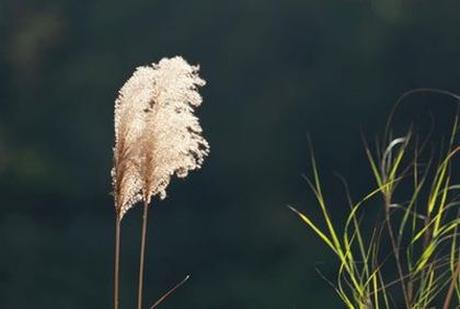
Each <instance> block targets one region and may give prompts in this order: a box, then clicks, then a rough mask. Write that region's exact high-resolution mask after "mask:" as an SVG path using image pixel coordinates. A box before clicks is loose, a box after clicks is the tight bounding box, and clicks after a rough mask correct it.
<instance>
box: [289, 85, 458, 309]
mask: <svg viewBox="0 0 460 309" xmlns="http://www.w3.org/2000/svg"><path fill="white" fill-rule="evenodd" d="M421 91H430V90H426V89H425V90H421ZM433 91H435V92H437V93H443V94H448V95H451V96H454V98H455V99H457V100H458V97H457V96H455V95H452V94H450V93H448V92H442V91H437V90H433ZM412 93H413V92H412ZM458 131H459V117H458V115H457V117H455V120H454V121H453V125H452V131H451V134H450V136H449V138H448V142H447V143H446V144H447V145H446V146H444V147H443V146H438V149H434V150H433V149H430V147H429V143H428V139H427V138H426V139H423V140H420V139H419V138H418V137H417V136H416V134H415V130H414V129H410V130H408V131H407V133H406V134H405V135H404V136H400V137H396V138H395V137H392V134H391V132H390V130H389V129H388V130H387V132H386V134H385V135H386V136H385V138H384V141H385V143H384V144H383V145H382V146H380V147H377V150H376V151H373V150H372V149H370V147H368V146H366V147H365V152H366V154H367V158H368V161H369V165H370V169H371V170H372V175H373V178H374V179H373V182H374V183H375V188H374V189H373V190H371V191H370V192H368V193H367V194H366V195H365V196H363V197H362V198H361V199H360V200H359V201H357V202H354V201H352V199H351V198H350V195H349V194H347V200H348V203H349V207H350V208H349V211H348V214H347V216H346V220H345V221H344V222H343V223H342V224H337V222H336V221H335V220H334V218H332V217H331V215H330V207H331V206H329V204H328V201H327V200H326V196H325V194H324V193H323V189H322V185H321V180H320V174H319V171H318V167H317V164H316V160H315V158H314V155H313V152H312V177H310V178H308V183H309V186H310V187H311V190H312V191H313V193H314V196H315V197H316V200H317V202H318V205H319V212H320V217H321V219H322V221H323V222H322V223H320V222H316V221H314V220H313V219H312V218H311V217H310V216H308V215H305V214H303V213H301V212H300V211H298V210H296V209H294V208H292V207H290V208H291V209H292V210H293V211H294V212H295V213H296V214H297V215H298V216H299V217H300V218H301V219H302V220H303V222H305V223H306V224H307V226H309V227H310V228H311V229H312V230H313V232H314V233H315V234H316V235H318V236H319V237H320V239H321V240H322V241H323V242H324V243H325V245H326V246H327V247H328V248H329V249H331V250H332V252H333V253H334V254H335V256H336V257H337V259H338V272H337V281H336V283H335V284H333V286H334V288H335V290H336V292H337V294H338V296H339V297H340V299H341V300H342V301H343V303H344V304H345V305H346V307H347V308H350V309H351V308H353V309H354V308H359V309H364V308H366V309H370V308H375V309H378V308H408V309H424V308H443V309H448V308H454V307H455V308H458V307H459V306H460V245H459V244H460V239H459V224H460V217H459V214H460V199H459V196H460V183H458V182H456V179H458V169H457V170H456V169H455V168H454V163H455V161H456V159H457V157H458V154H459V152H460V145H459V144H458V139H457V138H458ZM435 153H439V154H438V155H435ZM347 192H348V189H347ZM376 204H380V205H381V208H380V210H379V211H376V209H375V208H370V206H376ZM377 212H378V213H377ZM376 213H377V214H376ZM375 215H377V217H378V219H377V221H376V224H375V225H371V227H369V225H368V224H364V223H367V222H365V221H366V220H368V219H369V218H375ZM339 225H340V226H339Z"/></svg>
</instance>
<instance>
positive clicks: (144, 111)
mask: <svg viewBox="0 0 460 309" xmlns="http://www.w3.org/2000/svg"><path fill="white" fill-rule="evenodd" d="M198 70H199V67H198V66H192V65H189V64H188V63H187V62H186V61H185V60H184V59H183V58H182V57H174V58H164V59H162V60H160V62H159V63H158V64H156V63H154V64H152V65H151V66H143V67H138V68H137V69H136V71H135V72H134V74H133V75H132V76H131V78H129V79H128V81H127V82H126V83H125V84H124V85H123V87H122V88H121V89H120V92H119V96H118V98H117V100H116V101H115V117H114V118H115V146H114V149H113V152H114V157H113V160H114V166H113V169H112V182H113V194H114V199H115V217H116V218H115V265H114V295H113V296H114V299H113V303H114V309H118V308H119V282H120V276H119V273H120V272H119V264H120V258H119V257H120V238H121V232H120V230H121V222H122V219H123V217H124V216H125V214H126V213H127V212H128V211H129V210H130V209H131V208H132V207H133V206H134V205H135V204H136V203H138V202H143V204H144V211H143V220H142V232H141V245H140V257H139V282H138V305H137V308H138V309H141V308H142V301H143V282H144V264H145V262H144V261H145V247H146V234H147V222H148V221H147V218H148V209H149V205H150V204H151V200H152V198H153V197H154V196H158V197H159V198H160V199H164V198H165V197H166V188H167V187H168V185H169V183H170V180H171V177H172V176H174V175H175V176H177V177H179V178H184V177H186V176H187V175H188V172H189V171H191V170H195V169H199V168H201V165H202V163H203V161H204V158H205V157H206V156H207V155H208V154H209V145H208V142H207V141H206V140H205V139H204V137H203V136H202V129H201V126H200V123H199V120H198V118H197V117H196V116H195V115H194V111H195V108H196V107H198V106H200V105H201V103H202V98H201V96H200V94H199V93H198V91H197V88H198V87H201V86H204V85H205V81H204V80H203V79H201V78H200V77H199V76H198ZM188 277H189V276H187V277H186V279H184V281H182V282H181V283H180V284H179V285H178V286H180V285H181V284H183V283H184V282H185V281H186V280H187V279H188ZM178 286H176V287H174V288H173V289H172V290H170V291H169V292H168V293H166V294H165V296H164V297H162V298H161V299H160V301H162V300H163V299H164V298H165V297H166V296H167V295H169V294H170V293H171V292H173V291H174V290H175V289H176V288H177V287H178ZM157 304H158V302H157V303H155V304H154V305H153V306H152V308H153V307H156V306H157Z"/></svg>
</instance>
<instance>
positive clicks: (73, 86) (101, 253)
mask: <svg viewBox="0 0 460 309" xmlns="http://www.w3.org/2000/svg"><path fill="white" fill-rule="evenodd" d="M459 12H460V2H459V1H429V0H411V1H398V0H367V1H365V0H356V1H346V0H335V1H332V0H331V1H327V0H314V1H313V0H311V1H300V0H298V1H294V0H284V1H281V0H279V1H262V0H234V1H216V0H207V1H192V0H181V1H175V0H170V1H148V0H133V1H114V0H110V1H109V0H105V1H102V0H93V1H83V0H81V1H70V0H61V1H57V0H54V1H24V0H1V1H0V205H1V208H0V308H5V309H9V308H13V309H15V308H46V309H48V308H69V309H72V308H110V306H111V297H112V296H111V295H112V294H111V293H112V291H111V288H112V263H113V255H112V252H113V219H114V211H113V201H112V198H111V196H110V191H111V183H110V176H109V172H110V169H111V164H112V162H111V156H112V152H111V151H112V150H111V147H112V145H113V119H112V118H113V102H114V99H115V98H116V96H117V91H118V89H119V88H120V87H121V85H122V84H123V83H124V81H125V80H126V79H127V78H128V77H129V76H130V74H131V73H132V71H133V70H134V68H135V67H136V66H139V65H146V64H149V63H151V62H156V61H158V60H159V59H160V58H162V57H167V56H174V55H182V56H184V57H185V58H186V59H188V60H189V61H190V62H191V63H199V64H200V65H201V75H202V76H203V77H204V78H205V79H206V80H207V81H208V84H207V86H206V87H205V88H204V89H203V90H202V94H203V97H204V104H203V106H202V107H201V108H200V110H199V116H200V118H201V122H202V125H203V127H204V130H205V134H206V137H207V138H208V140H209V142H210V144H211V147H212V151H211V156H210V157H209V159H208V160H207V161H206V163H205V165H204V167H203V169H202V170H200V171H198V172H194V173H192V174H191V175H190V177H188V178H187V179H186V180H185V181H182V180H180V181H178V180H174V181H173V183H172V185H171V186H170V187H169V189H168V193H169V198H168V199H167V200H165V201H162V202H161V203H159V202H158V201H154V208H153V209H152V211H151V213H150V214H151V217H150V219H151V221H150V223H151V225H150V226H149V241H148V252H147V269H146V289H145V299H146V303H147V304H151V303H153V301H154V300H155V299H156V298H158V297H159V296H160V295H161V294H162V292H165V291H166V290H167V289H168V288H170V287H171V286H172V285H174V284H175V283H176V282H178V281H180V280H181V279H182V278H183V277H184V276H185V275H186V274H191V275H192V278H191V280H190V281H189V282H188V283H187V284H186V285H185V286H184V287H183V288H181V289H180V290H179V291H177V293H176V294H175V295H174V296H173V297H171V298H170V299H169V300H168V301H167V302H166V303H165V304H164V305H163V306H162V307H164V308H199V309H203V308H213V309H214V308H216V309H235V308H237V309H240V308H242V309H245V308H248V309H249V308H292V309H298V308H340V307H341V305H339V302H338V299H337V297H336V295H335V294H334V291H333V290H332V289H331V288H330V287H329V286H328V285H327V283H326V282H325V281H324V280H323V279H321V277H320V276H319V275H318V274H317V272H316V270H315V269H316V268H319V269H321V270H322V271H323V272H324V273H325V274H326V275H327V276H329V277H331V278H334V272H335V267H336V264H335V260H334V259H333V257H332V256H331V254H330V252H329V251H328V250H327V249H326V248H325V246H324V245H323V244H322V243H321V242H320V241H319V240H318V239H317V237H315V236H314V235H313V234H312V233H311V232H310V231H309V230H308V229H307V228H306V227H305V226H304V225H303V224H302V223H301V222H300V221H299V220H298V218H296V217H295V216H294V215H293V213H292V212H290V211H289V210H288V209H287V208H286V207H285V206H286V205H288V204H290V205H294V206H296V207H298V208H299V209H301V210H303V211H307V212H309V213H314V207H315V206H316V205H315V204H314V202H313V200H312V199H311V194H310V193H309V191H308V188H307V186H306V183H305V181H304V180H303V179H302V176H301V175H302V174H303V173H308V171H309V164H308V162H309V157H308V151H307V148H308V147H307V138H306V136H307V134H310V135H311V137H312V139H313V142H314V145H315V149H316V151H317V156H318V161H319V163H320V166H321V170H322V171H323V174H324V175H325V182H326V185H327V187H328V191H327V192H329V193H328V195H329V197H330V201H331V207H332V209H333V211H334V213H333V215H334V216H337V218H339V217H341V214H343V212H344V211H345V210H346V204H345V202H344V200H343V199H342V198H341V196H342V195H341V194H342V193H343V190H342V189H341V186H340V184H339V182H338V181H337V180H336V179H334V176H333V172H334V171H339V172H340V173H341V174H342V175H344V176H345V177H346V178H347V179H348V180H349V182H350V186H351V190H352V193H353V195H354V196H355V197H356V198H357V197H359V196H360V194H361V193H363V192H364V191H365V190H367V189H369V188H371V187H372V185H373V183H372V181H370V180H369V179H370V173H369V172H368V166H367V163H366V161H365V155H364V152H363V148H362V141H361V134H362V135H364V136H365V137H367V138H368V139H370V140H372V139H373V138H374V137H375V136H376V134H377V133H379V132H381V131H382V127H383V125H384V123H385V120H386V118H387V115H388V112H389V110H390V108H391V107H392V106H393V104H394V102H395V101H396V99H397V98H398V96H399V95H401V94H402V93H403V92H405V91H407V90H410V89H412V88H417V87H427V86H429V87H439V88H443V89H449V90H451V91H454V92H455V91H457V92H460V32H459V29H460V28H459V27H460V19H459ZM408 101H410V102H412V103H410V102H408V103H407V104H408V106H412V107H411V108H408V109H407V114H406V112H405V113H404V114H403V116H404V117H402V118H410V116H411V115H412V114H417V113H422V112H425V108H424V107H423V108H422V107H420V106H422V105H417V104H422V103H423V104H424V105H423V106H429V107H430V110H432V111H434V113H435V114H436V115H438V116H439V117H441V118H440V119H441V120H440V121H441V122H443V121H444V120H442V119H444V118H443V117H444V116H448V114H447V113H450V112H451V111H450V110H447V109H443V108H440V106H445V105H446V104H444V103H446V101H449V99H447V98H443V97H439V96H435V95H419V96H415V98H412V99H410V100H408ZM425 103H426V104H425ZM411 104H412V105H411ZM405 116H408V117H405ZM403 123H406V122H405V119H403V120H400V124H403ZM140 218H141V211H140V207H138V208H136V209H134V210H132V211H130V212H129V213H128V215H127V216H126V217H125V220H124V221H123V245H122V247H123V255H122V295H121V296H122V298H121V305H122V308H134V300H135V295H136V288H137V283H136V276H137V273H136V271H137V258H138V253H137V250H138V243H139V233H140V225H139V223H140Z"/></svg>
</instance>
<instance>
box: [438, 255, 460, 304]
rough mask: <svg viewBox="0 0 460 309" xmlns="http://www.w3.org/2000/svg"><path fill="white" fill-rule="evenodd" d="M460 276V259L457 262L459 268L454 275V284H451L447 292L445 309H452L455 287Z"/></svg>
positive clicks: (456, 268)
mask: <svg viewBox="0 0 460 309" xmlns="http://www.w3.org/2000/svg"><path fill="white" fill-rule="evenodd" d="M459 276H460V259H459V260H458V262H457V267H455V271H454V273H453V274H452V282H451V283H450V286H449V290H448V291H447V296H446V299H445V300H444V306H443V307H442V308H443V309H449V308H450V302H451V301H452V296H453V294H454V290H455V287H456V286H457V283H458V277H459Z"/></svg>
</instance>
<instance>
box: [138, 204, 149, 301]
mask: <svg viewBox="0 0 460 309" xmlns="http://www.w3.org/2000/svg"><path fill="white" fill-rule="evenodd" d="M148 210H149V204H148V202H146V201H145V202H144V215H143V217H142V236H141V256H140V258H139V289H138V291H137V308H138V309H142V293H143V288H144V258H145V239H146V236H147V218H148V216H147V215H148Z"/></svg>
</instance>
